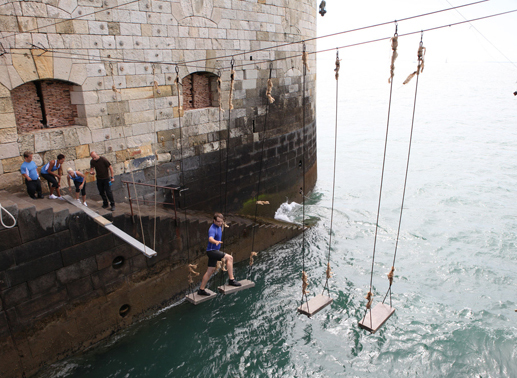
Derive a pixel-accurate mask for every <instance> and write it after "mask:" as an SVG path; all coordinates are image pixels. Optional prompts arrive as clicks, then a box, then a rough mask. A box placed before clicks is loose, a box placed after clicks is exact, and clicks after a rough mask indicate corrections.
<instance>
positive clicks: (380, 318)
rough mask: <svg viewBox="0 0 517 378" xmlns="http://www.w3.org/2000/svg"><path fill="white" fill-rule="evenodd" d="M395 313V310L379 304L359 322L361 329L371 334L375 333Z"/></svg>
mask: <svg viewBox="0 0 517 378" xmlns="http://www.w3.org/2000/svg"><path fill="white" fill-rule="evenodd" d="M394 312H395V309H394V308H393V307H390V306H388V305H387V304H384V303H377V305H376V306H375V307H374V308H373V309H371V310H370V311H368V312H367V313H366V315H365V316H364V318H363V320H361V321H360V322H359V327H361V328H362V329H365V330H367V331H369V332H371V333H375V332H377V330H378V329H379V328H381V327H382V325H383V324H384V323H385V322H386V320H388V319H389V318H390V316H391V315H393V313H394Z"/></svg>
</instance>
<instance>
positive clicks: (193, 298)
mask: <svg viewBox="0 0 517 378" xmlns="http://www.w3.org/2000/svg"><path fill="white" fill-rule="evenodd" d="M205 291H206V292H207V293H208V294H210V295H199V294H198V293H197V290H196V291H194V292H193V293H191V294H188V295H187V296H186V297H185V299H186V300H187V301H189V302H190V303H192V304H195V305H198V304H200V303H203V302H206V301H208V300H210V299H214V298H215V297H216V296H217V294H216V293H214V292H213V291H212V290H209V289H205Z"/></svg>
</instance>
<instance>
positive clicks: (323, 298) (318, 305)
mask: <svg viewBox="0 0 517 378" xmlns="http://www.w3.org/2000/svg"><path fill="white" fill-rule="evenodd" d="M332 301H333V299H332V298H330V297H329V296H328V295H323V294H318V295H316V296H315V297H314V298H312V299H311V300H310V301H308V302H305V303H304V304H302V305H301V306H300V307H298V312H300V313H302V314H304V315H307V316H309V317H310V316H312V315H314V314H315V313H317V312H318V311H319V310H321V309H323V308H325V307H327V306H328V305H329V304H331V303H332Z"/></svg>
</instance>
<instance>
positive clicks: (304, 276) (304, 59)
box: [300, 42, 310, 312]
mask: <svg viewBox="0 0 517 378" xmlns="http://www.w3.org/2000/svg"><path fill="white" fill-rule="evenodd" d="M302 48H303V52H302V63H303V64H302V65H303V76H302V160H301V169H302V187H301V188H300V193H301V195H302V299H301V303H302V305H303V302H304V300H305V302H307V312H310V309H309V302H308V300H307V286H308V276H307V273H306V272H305V142H306V141H305V76H306V74H307V51H306V47H305V42H304V43H303V47H302Z"/></svg>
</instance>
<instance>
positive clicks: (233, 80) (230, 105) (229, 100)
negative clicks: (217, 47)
mask: <svg viewBox="0 0 517 378" xmlns="http://www.w3.org/2000/svg"><path fill="white" fill-rule="evenodd" d="M231 65H232V68H231V71H230V81H231V82H230V97H229V99H228V108H229V109H230V110H233V87H234V84H235V71H234V69H233V58H232V63H231Z"/></svg>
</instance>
